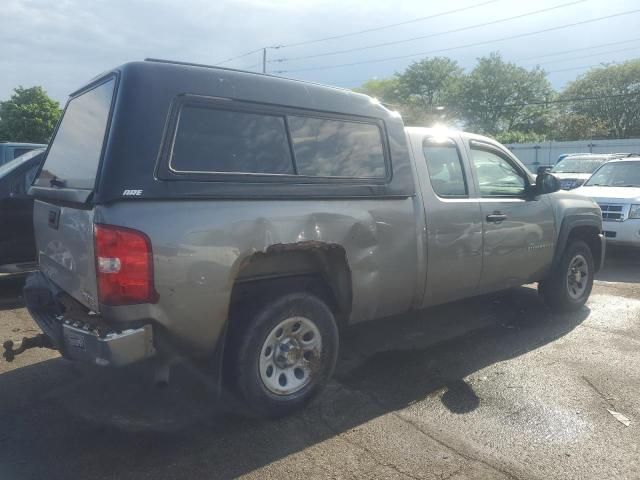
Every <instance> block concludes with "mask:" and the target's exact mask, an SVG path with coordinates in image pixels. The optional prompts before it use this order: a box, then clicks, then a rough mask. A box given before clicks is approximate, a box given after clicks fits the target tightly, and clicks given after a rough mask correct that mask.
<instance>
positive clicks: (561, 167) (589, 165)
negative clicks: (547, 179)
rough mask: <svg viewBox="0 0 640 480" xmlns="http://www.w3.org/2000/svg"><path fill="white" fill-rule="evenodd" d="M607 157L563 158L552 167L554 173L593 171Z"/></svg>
mask: <svg viewBox="0 0 640 480" xmlns="http://www.w3.org/2000/svg"><path fill="white" fill-rule="evenodd" d="M606 161H607V159H606V158H563V159H562V160H560V161H559V162H558V163H556V165H555V166H554V167H553V168H552V169H551V172H552V173H593V172H594V171H595V170H596V168H598V167H599V166H600V165H602V164H603V163H604V162H606Z"/></svg>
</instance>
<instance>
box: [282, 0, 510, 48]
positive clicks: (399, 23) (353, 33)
mask: <svg viewBox="0 0 640 480" xmlns="http://www.w3.org/2000/svg"><path fill="white" fill-rule="evenodd" d="M498 1H500V0H488V1H485V2H480V3H476V4H473V5H469V6H466V7H462V8H456V9H454V10H447V11H445V12H440V13H434V14H432V15H427V16H426V17H418V18H414V19H411V20H406V21H404V22H398V23H389V24H387V25H382V26H379V27H373V28H367V29H365V30H359V31H357V32H351V33H342V34H339V35H332V36H330V37H323V38H317V39H315V40H306V41H303V42H297V43H288V44H285V45H278V46H277V47H275V48H291V47H299V46H302V45H309V44H312V43H318V42H325V41H327V40H336V39H338V38H346V37H352V36H355V35H362V34H363V33H369V32H377V31H379V30H385V29H387V28H392V27H398V26H400V25H408V24H410V23H417V22H422V21H424V20H430V19H432V18H438V17H444V16H445V15H451V14H453V13H458V12H463V11H466V10H471V9H473V8H478V7H483V6H485V5H489V4H490V3H496V2H498Z"/></svg>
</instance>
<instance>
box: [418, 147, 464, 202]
mask: <svg viewBox="0 0 640 480" xmlns="http://www.w3.org/2000/svg"><path fill="white" fill-rule="evenodd" d="M422 151H423V153H424V158H425V160H426V162H427V171H428V172H429V179H430V180H431V186H432V187H433V190H434V191H435V192H436V194H437V195H438V196H439V197H466V196H467V195H468V193H469V192H468V190H467V184H466V182H465V177H464V171H463V170H462V159H461V158H460V152H459V151H458V147H457V146H456V143H455V142H454V141H453V140H452V139H451V138H446V137H443V138H441V137H426V138H425V139H424V140H423V141H422Z"/></svg>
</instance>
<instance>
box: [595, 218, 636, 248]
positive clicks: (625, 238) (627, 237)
mask: <svg viewBox="0 0 640 480" xmlns="http://www.w3.org/2000/svg"><path fill="white" fill-rule="evenodd" d="M602 230H603V231H604V234H605V237H606V238H607V242H608V243H610V244H612V245H630V246H637V247H640V219H635V218H634V219H631V218H630V219H627V220H625V221H624V222H602Z"/></svg>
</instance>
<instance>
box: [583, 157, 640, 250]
mask: <svg viewBox="0 0 640 480" xmlns="http://www.w3.org/2000/svg"><path fill="white" fill-rule="evenodd" d="M574 192H575V193H580V194H582V195H586V196H588V197H591V198H593V199H594V200H595V201H596V202H597V203H598V204H599V205H600V209H601V210H602V220H603V229H604V234H605V237H606V238H607V243H614V244H621V245H633V246H638V247H640V156H636V157H630V158H624V159H618V160H612V161H610V162H607V163H605V164H604V165H602V166H601V167H600V168H599V169H598V170H596V171H595V172H594V174H593V175H592V177H591V178H590V179H589V180H588V181H587V182H586V183H585V184H584V185H583V186H582V187H580V188H578V189H576V190H574Z"/></svg>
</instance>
